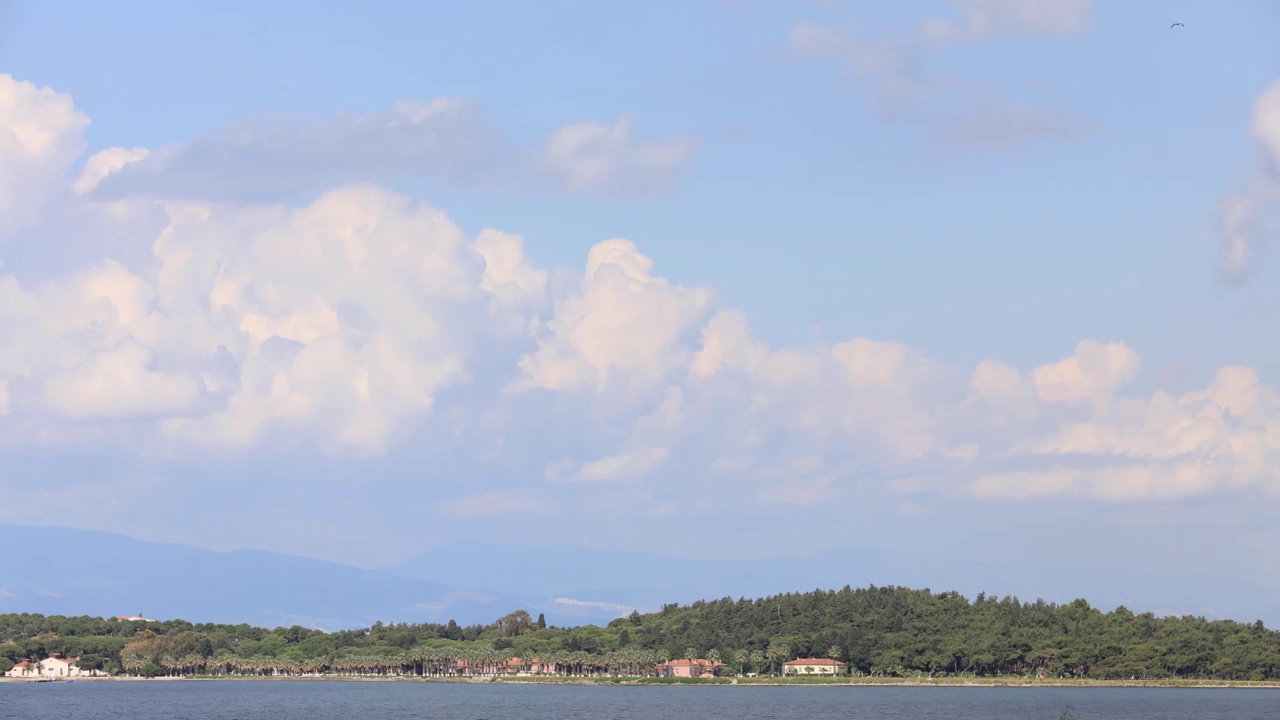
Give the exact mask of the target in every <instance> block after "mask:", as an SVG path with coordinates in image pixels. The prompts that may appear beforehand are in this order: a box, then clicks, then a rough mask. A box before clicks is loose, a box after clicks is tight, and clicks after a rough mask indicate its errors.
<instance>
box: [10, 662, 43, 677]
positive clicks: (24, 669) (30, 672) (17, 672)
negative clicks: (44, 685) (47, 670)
mask: <svg viewBox="0 0 1280 720" xmlns="http://www.w3.org/2000/svg"><path fill="white" fill-rule="evenodd" d="M39 673H40V670H39V668H37V667H36V664H35V663H33V662H31V661H30V660H23V661H22V662H20V663H18V664H17V665H14V666H13V667H11V668H9V672H7V673H5V674H4V675H5V677H32V676H34V675H38V674H39Z"/></svg>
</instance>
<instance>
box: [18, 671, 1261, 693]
mask: <svg viewBox="0 0 1280 720" xmlns="http://www.w3.org/2000/svg"><path fill="white" fill-rule="evenodd" d="M48 682H53V683H63V682H68V680H66V679H53V680H52V681H50V680H48V679H41V680H37V679H31V678H12V677H0V684H19V683H48ZM70 682H88V683H104V682H105V683H117V682H125V683H136V682H142V683H148V682H372V683H445V684H471V685H474V684H492V685H598V686H647V687H673V686H679V687H913V688H914V687H940V688H946V687H953V688H955V687H962V688H1047V687H1057V688H1108V687H1110V688H1167V689H1178V688H1183V689H1261V690H1280V681H1273V680H1196V679H1186V680H1183V679H1156V680H1096V679H1058V678H1043V679H1038V678H983V677H976V678H974V677H970V678H955V677H938V678H868V677H861V678H857V677H855V678H849V677H825V678H808V677H805V678H788V677H772V678H733V677H714V678H660V677H564V676H552V675H545V676H494V677H474V676H452V677H421V676H407V675H261V676H253V675H182V676H177V675H175V676H159V677H138V676H134V675H104V676H96V677H77V678H73V679H71V680H70Z"/></svg>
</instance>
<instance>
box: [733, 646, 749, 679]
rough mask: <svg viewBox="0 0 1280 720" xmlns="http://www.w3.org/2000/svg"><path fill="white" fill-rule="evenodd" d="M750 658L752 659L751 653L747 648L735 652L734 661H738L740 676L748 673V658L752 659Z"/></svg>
mask: <svg viewBox="0 0 1280 720" xmlns="http://www.w3.org/2000/svg"><path fill="white" fill-rule="evenodd" d="M750 659H751V653H750V652H747V649H746V648H740V649H738V651H737V652H735V653H734V654H733V661H734V662H736V663H738V675H739V677H741V676H742V675H746V674H747V660H750Z"/></svg>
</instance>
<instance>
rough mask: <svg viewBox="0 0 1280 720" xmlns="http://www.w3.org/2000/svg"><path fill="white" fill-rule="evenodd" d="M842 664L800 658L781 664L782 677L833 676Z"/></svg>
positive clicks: (825, 660) (842, 666)
mask: <svg viewBox="0 0 1280 720" xmlns="http://www.w3.org/2000/svg"><path fill="white" fill-rule="evenodd" d="M842 669H844V663H842V662H840V661H839V660H832V659H831V658H801V659H799V660H791V661H788V662H784V663H782V674H783V675H835V674H837V673H839V672H840V671H841V670H842Z"/></svg>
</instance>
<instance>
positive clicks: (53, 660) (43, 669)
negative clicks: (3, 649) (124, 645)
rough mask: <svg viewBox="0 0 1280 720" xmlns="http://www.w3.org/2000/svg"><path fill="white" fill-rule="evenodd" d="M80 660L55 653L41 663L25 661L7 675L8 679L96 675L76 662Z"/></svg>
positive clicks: (95, 672)
mask: <svg viewBox="0 0 1280 720" xmlns="http://www.w3.org/2000/svg"><path fill="white" fill-rule="evenodd" d="M77 660H79V658H64V657H62V656H61V655H59V654H58V653H54V654H52V655H50V656H49V657H47V658H45V659H44V660H41V661H40V662H32V661H30V660H23V661H22V662H20V663H18V664H17V665H14V666H13V668H12V669H11V670H9V672H7V673H5V675H6V676H8V677H49V678H59V677H81V676H83V675H96V674H97V671H95V670H83V669H81V668H80V666H79V665H76V661H77Z"/></svg>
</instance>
